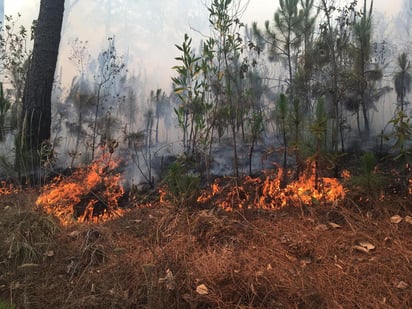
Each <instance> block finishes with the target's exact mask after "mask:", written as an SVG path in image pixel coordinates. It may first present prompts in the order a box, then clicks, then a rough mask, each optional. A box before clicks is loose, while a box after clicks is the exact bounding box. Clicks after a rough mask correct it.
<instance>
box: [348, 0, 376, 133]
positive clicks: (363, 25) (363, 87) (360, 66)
mask: <svg viewBox="0 0 412 309" xmlns="http://www.w3.org/2000/svg"><path fill="white" fill-rule="evenodd" d="M372 12H373V1H371V3H370V7H369V9H368V7H367V5H366V0H364V2H363V10H362V11H361V13H360V18H359V19H358V20H355V22H354V25H353V34H354V47H355V50H354V53H355V55H354V58H355V62H354V74H355V79H356V81H355V84H356V85H357V87H356V88H357V89H356V92H357V94H358V100H360V108H361V110H362V116H363V125H364V130H365V136H366V137H368V136H369V132H370V123H369V115H368V110H369V108H370V107H371V103H372V102H370V100H369V99H368V97H367V89H368V78H369V77H373V76H374V75H373V73H374V72H372V71H373V70H372V69H370V67H369V60H370V58H371V50H372V29H373V25H372ZM358 110H359V106H358V109H357V113H359V111H358ZM358 123H359V122H358Z"/></svg>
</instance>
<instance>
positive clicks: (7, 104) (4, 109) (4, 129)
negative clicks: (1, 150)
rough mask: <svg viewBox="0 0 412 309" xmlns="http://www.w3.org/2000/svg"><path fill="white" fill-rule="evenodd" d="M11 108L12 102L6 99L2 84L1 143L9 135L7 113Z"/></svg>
mask: <svg viewBox="0 0 412 309" xmlns="http://www.w3.org/2000/svg"><path fill="white" fill-rule="evenodd" d="M10 107H11V103H10V100H8V99H7V98H6V96H5V95H4V91H3V83H1V82H0V142H2V141H3V140H4V138H5V136H6V133H7V129H8V128H7V122H6V120H7V118H6V116H7V113H8V112H9V110H10Z"/></svg>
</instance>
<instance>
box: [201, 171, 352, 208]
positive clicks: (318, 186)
mask: <svg viewBox="0 0 412 309" xmlns="http://www.w3.org/2000/svg"><path fill="white" fill-rule="evenodd" d="M347 175H348V174H347ZM282 177H283V170H282V169H281V168H279V170H278V173H276V174H275V173H274V172H273V171H272V172H270V173H269V172H267V176H266V178H265V179H264V180H262V178H252V177H249V176H247V177H245V178H244V179H243V181H242V186H231V185H228V186H226V187H222V186H220V185H219V182H218V181H216V182H215V183H213V184H212V186H211V190H210V191H204V192H203V194H202V195H201V196H200V197H199V198H198V202H201V203H204V202H208V201H212V200H213V202H215V203H216V204H217V205H218V206H219V207H221V208H223V209H226V210H228V211H231V210H233V209H234V208H262V209H279V208H282V207H285V206H288V205H295V206H296V205H316V204H319V203H326V204H330V203H336V202H338V201H340V200H342V199H344V197H345V189H344V187H343V186H342V184H341V183H340V182H339V181H338V180H337V179H335V178H328V177H316V173H315V171H314V170H313V169H312V170H311V173H309V175H307V174H306V175H303V176H301V177H300V178H299V179H298V180H296V181H293V182H291V183H289V184H288V185H286V186H285V187H282V186H281V179H282Z"/></svg>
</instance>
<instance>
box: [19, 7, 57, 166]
mask: <svg viewBox="0 0 412 309" xmlns="http://www.w3.org/2000/svg"><path fill="white" fill-rule="evenodd" d="M63 13H64V0H41V2H40V11H39V17H38V21H37V25H36V29H35V35H34V45H33V54H32V58H31V62H30V67H29V70H28V73H27V79H26V84H25V88H24V96H23V109H22V115H21V117H22V119H23V121H22V124H21V127H20V136H19V137H20V138H19V142H18V145H17V146H18V147H17V153H16V159H17V161H16V163H17V164H19V165H18V166H20V164H21V163H22V161H26V160H30V161H29V162H30V167H31V168H37V167H39V166H40V157H39V155H40V153H41V147H42V144H43V143H44V142H46V141H48V140H49V138H50V130H51V94H52V89H53V81H54V74H55V69H56V62H57V57H58V54H59V45H60V36H61V29H62V22H63ZM18 160H20V162H19V161H18ZM24 163H25V164H27V163H28V162H24Z"/></svg>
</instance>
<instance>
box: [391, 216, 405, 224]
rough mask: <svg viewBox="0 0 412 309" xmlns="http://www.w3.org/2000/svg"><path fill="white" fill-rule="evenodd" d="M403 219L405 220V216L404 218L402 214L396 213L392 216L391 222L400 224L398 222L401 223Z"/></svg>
mask: <svg viewBox="0 0 412 309" xmlns="http://www.w3.org/2000/svg"><path fill="white" fill-rule="evenodd" d="M402 220H403V218H402V217H401V216H399V215H396V216H392V217H391V222H392V223H394V224H398V223H400V222H401V221H402Z"/></svg>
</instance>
